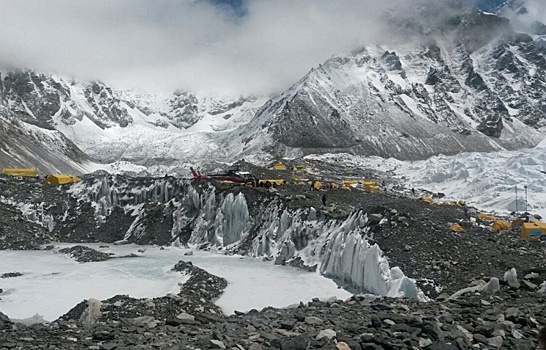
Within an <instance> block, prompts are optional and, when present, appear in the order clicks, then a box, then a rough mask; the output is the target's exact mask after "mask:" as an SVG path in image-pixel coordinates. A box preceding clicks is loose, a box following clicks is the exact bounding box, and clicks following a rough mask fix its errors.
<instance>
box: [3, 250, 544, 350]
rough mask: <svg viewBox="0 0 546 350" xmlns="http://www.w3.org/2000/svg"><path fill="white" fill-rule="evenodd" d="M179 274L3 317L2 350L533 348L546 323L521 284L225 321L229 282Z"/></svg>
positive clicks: (534, 294)
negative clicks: (161, 287) (220, 302)
mask: <svg viewBox="0 0 546 350" xmlns="http://www.w3.org/2000/svg"><path fill="white" fill-rule="evenodd" d="M173 270H175V271H179V272H181V273H183V274H188V275H189V276H190V278H189V279H188V281H187V282H186V283H185V284H184V285H183V287H182V289H181V291H180V293H179V294H177V295H168V296H165V297H162V298H153V299H134V298H130V297H127V296H116V297H113V298H111V299H108V300H104V301H97V300H86V301H83V302H82V303H80V304H79V305H77V306H76V307H74V308H73V309H72V310H70V311H69V312H68V313H67V314H65V315H64V316H62V317H61V318H59V319H58V320H56V321H54V322H52V323H50V324H34V325H31V326H25V325H23V324H20V323H13V322H11V321H10V320H9V319H8V317H7V316H6V315H3V314H1V313H0V349H2V350H4V349H92V350H101V349H104V350H114V349H117V350H122V349H139V350H152V349H173V350H174V349H234V350H235V349H237V350H244V349H249V350H261V349H282V350H284V349H294V350H299V349H301V350H304V349H322V348H330V349H335V348H336V347H337V349H339V350H348V349H352V350H373V349H529V350H531V349H535V348H536V345H537V341H536V339H537V334H538V332H539V329H540V327H542V326H543V325H545V324H546V308H545V307H544V305H545V303H546V293H545V290H544V289H545V288H544V286H543V287H542V288H541V290H533V291H531V290H530V288H527V287H525V286H526V285H527V283H528V282H526V280H523V279H521V280H511V281H510V282H511V283H504V282H501V284H500V289H499V290H498V291H496V292H495V293H490V292H489V291H479V290H478V289H476V288H474V289H469V290H467V292H466V293H460V295H454V296H452V297H451V298H446V299H442V298H440V299H442V300H437V301H431V302H425V303H423V302H417V301H413V300H408V299H393V298H384V297H376V296H372V295H355V296H353V297H351V298H350V299H348V300H336V299H335V298H332V299H330V300H327V301H320V300H318V299H314V300H313V301H311V302H308V303H303V302H301V303H300V304H299V305H296V306H293V307H288V308H282V309H278V308H271V307H267V308H264V309H262V310H259V311H258V310H251V311H250V312H248V313H242V312H235V314H234V315H231V316H225V315H223V314H222V313H221V311H220V310H219V309H218V307H217V306H216V305H214V304H213V303H212V301H213V299H214V298H216V297H217V296H218V295H220V294H221V293H222V291H223V289H224V288H225V287H226V286H227V283H226V281H225V280H224V279H222V278H219V277H217V276H214V275H211V274H209V273H207V272H206V271H204V270H202V269H200V268H198V267H196V266H193V265H192V264H191V263H186V262H183V261H180V262H179V263H178V264H177V265H176V266H175V267H174V268H173ZM528 277H529V278H531V277H534V275H533V276H528ZM493 282H494V281H493ZM514 282H517V284H514ZM493 284H495V283H493ZM490 291H495V289H494V288H493V289H492V290H490Z"/></svg>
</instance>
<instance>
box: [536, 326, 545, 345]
mask: <svg viewBox="0 0 546 350" xmlns="http://www.w3.org/2000/svg"><path fill="white" fill-rule="evenodd" d="M538 349H539V350H546V327H542V329H541V330H540V332H538Z"/></svg>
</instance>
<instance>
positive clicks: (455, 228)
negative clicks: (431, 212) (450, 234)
mask: <svg viewBox="0 0 546 350" xmlns="http://www.w3.org/2000/svg"><path fill="white" fill-rule="evenodd" d="M449 229H450V230H451V231H459V232H463V231H464V228H463V227H462V226H461V225H460V224H457V223H455V224H452V225H451V226H449Z"/></svg>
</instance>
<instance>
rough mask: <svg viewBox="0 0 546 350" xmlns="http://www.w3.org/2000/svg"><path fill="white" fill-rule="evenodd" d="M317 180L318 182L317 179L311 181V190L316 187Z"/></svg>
mask: <svg viewBox="0 0 546 350" xmlns="http://www.w3.org/2000/svg"><path fill="white" fill-rule="evenodd" d="M316 182H317V180H313V182H311V188H309V190H310V191H312V190H314V189H315V183H316Z"/></svg>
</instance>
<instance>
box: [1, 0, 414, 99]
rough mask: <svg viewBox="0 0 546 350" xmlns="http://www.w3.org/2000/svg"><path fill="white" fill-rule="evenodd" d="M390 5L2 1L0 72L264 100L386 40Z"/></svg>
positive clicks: (371, 1)
mask: <svg viewBox="0 0 546 350" xmlns="http://www.w3.org/2000/svg"><path fill="white" fill-rule="evenodd" d="M394 1H396V0H335V1H332V0H251V1H248V2H247V3H246V6H245V7H244V11H241V10H238V11H230V10H226V8H225V7H224V6H215V5H214V4H212V3H211V2H209V1H199V0H177V1H174V0H172V1H168V0H116V1H111V0H77V1H74V0H43V1H35V0H2V11H0V23H2V30H0V43H1V44H0V45H1V48H2V49H1V50H0V65H1V66H3V67H4V68H13V67H19V68H32V69H35V70H36V71H39V72H44V73H49V72H55V73H57V74H61V75H65V76H72V77H75V78H76V79H85V80H93V79H100V80H103V81H105V82H107V83H110V84H113V85H114V86H116V87H127V88H138V89H144V90H152V91H166V92H167V91H173V90H175V89H184V90H190V91H194V92H198V93H207V94H209V93H213V94H230V95H236V94H268V93H272V92H275V91H278V90H281V89H285V88H287V87H288V86H290V85H291V84H292V83H294V82H295V81H297V80H298V79H299V78H300V77H301V76H303V75H304V74H306V72H308V71H309V70H310V68H311V67H314V66H317V65H318V64H319V63H321V62H323V61H324V60H326V59H328V58H329V57H330V56H331V55H332V54H335V53H338V52H342V51H347V50H351V49H354V48H355V47H358V46H361V45H363V44H366V43H371V42H374V41H384V40H387V39H389V38H390V37H391V36H392V34H388V32H386V31H385V27H384V25H383V24H382V20H381V18H382V15H383V11H384V10H385V8H386V6H390V5H392V3H393V2H394ZM216 2H221V1H219V0H218V1H216ZM224 2H225V1H224ZM403 2H404V1H403ZM405 2H406V3H407V2H408V1H405ZM409 2H410V3H411V0H409ZM232 9H233V8H232ZM0 68H2V67H0Z"/></svg>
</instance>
